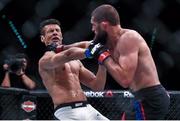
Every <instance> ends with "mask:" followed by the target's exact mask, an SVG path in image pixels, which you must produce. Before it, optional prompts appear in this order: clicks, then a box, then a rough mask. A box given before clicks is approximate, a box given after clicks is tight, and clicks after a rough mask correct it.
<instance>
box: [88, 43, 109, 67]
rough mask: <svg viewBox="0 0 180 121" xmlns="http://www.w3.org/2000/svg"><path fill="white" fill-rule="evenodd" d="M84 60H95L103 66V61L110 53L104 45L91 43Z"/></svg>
mask: <svg viewBox="0 0 180 121" xmlns="http://www.w3.org/2000/svg"><path fill="white" fill-rule="evenodd" d="M85 56H86V58H95V59H97V60H98V62H99V64H103V62H104V60H106V59H107V58H108V57H110V52H109V50H108V49H107V48H105V47H104V45H102V44H100V43H97V44H95V43H93V42H92V43H91V44H90V45H89V47H88V48H87V49H86V51H85Z"/></svg>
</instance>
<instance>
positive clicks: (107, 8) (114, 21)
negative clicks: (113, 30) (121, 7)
mask: <svg viewBox="0 0 180 121" xmlns="http://www.w3.org/2000/svg"><path fill="white" fill-rule="evenodd" d="M91 16H92V17H94V21H95V22H98V23H100V22H102V21H108V22H109V23H110V24H111V25H118V24H120V17H119V14H118V12H117V10H116V9H115V8H114V7H113V6H111V5H108V4H103V5H101V6H99V7H97V8H96V9H95V10H94V11H93V12H92V14H91Z"/></svg>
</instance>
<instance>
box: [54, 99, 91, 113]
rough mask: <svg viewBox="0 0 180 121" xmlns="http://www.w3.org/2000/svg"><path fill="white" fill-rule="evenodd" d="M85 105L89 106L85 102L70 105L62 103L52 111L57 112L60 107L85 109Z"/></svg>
mask: <svg viewBox="0 0 180 121" xmlns="http://www.w3.org/2000/svg"><path fill="white" fill-rule="evenodd" d="M87 104H89V103H88V102H87V101H76V102H70V103H63V104H59V105H58V106H57V107H56V108H55V109H54V110H55V111H56V110H58V109H59V108H62V107H67V106H68V107H71V108H72V109H73V108H79V107H86V106H87Z"/></svg>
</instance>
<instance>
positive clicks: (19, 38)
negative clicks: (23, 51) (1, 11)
mask: <svg viewBox="0 0 180 121" xmlns="http://www.w3.org/2000/svg"><path fill="white" fill-rule="evenodd" d="M2 19H4V20H5V21H6V22H7V23H8V25H9V27H10V28H11V30H12V31H13V33H14V34H15V35H16V38H17V39H18V41H19V42H20V43H21V45H22V47H23V48H27V45H26V43H25V41H24V40H23V39H22V37H21V35H20V34H19V32H18V30H17V29H16V27H15V25H14V23H13V21H11V20H9V19H8V18H7V17H6V15H2Z"/></svg>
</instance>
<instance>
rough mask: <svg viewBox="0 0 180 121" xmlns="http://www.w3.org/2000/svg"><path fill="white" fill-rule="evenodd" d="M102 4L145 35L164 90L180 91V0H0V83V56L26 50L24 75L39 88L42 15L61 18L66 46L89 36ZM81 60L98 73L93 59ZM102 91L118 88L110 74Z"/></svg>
mask: <svg viewBox="0 0 180 121" xmlns="http://www.w3.org/2000/svg"><path fill="white" fill-rule="evenodd" d="M104 3H108V4H111V5H113V6H114V7H115V8H116V9H117V10H118V12H119V14H120V21H121V25H122V27H124V28H129V29H134V30H137V31H138V32H139V33H140V34H141V35H142V36H143V37H144V38H145V40H146V42H147V44H148V45H149V47H150V48H151V51H152V55H153V58H154V60H155V63H156V66H157V69H158V74H159V78H160V81H161V83H162V84H163V85H164V86H165V88H167V89H168V90H179V89H180V85H178V81H180V76H179V75H180V0H0V36H1V39H0V66H1V67H0V82H1V80H2V79H3V77H4V72H3V68H2V65H3V62H4V59H5V58H6V57H7V56H8V55H10V54H15V53H18V52H24V53H26V54H27V55H28V57H29V68H28V74H29V75H30V77H31V78H32V79H33V80H35V81H36V83H37V84H38V87H39V88H43V86H42V81H41V78H40V77H39V74H38V65H37V64H38V60H39V58H40V57H41V56H42V55H43V53H44V51H45V47H44V45H43V44H42V43H41V42H40V38H39V23H40V22H41V21H42V20H44V19H46V18H56V19H58V20H60V22H61V28H62V32H63V36H64V40H63V42H64V44H70V43H74V42H78V41H83V40H91V39H92V38H93V33H92V32H91V24H90V14H91V11H92V10H94V9H95V8H96V7H97V6H98V5H101V4H104ZM83 63H84V64H85V66H86V67H87V68H89V69H90V70H91V71H93V72H96V69H97V64H96V62H95V61H94V60H83ZM106 89H122V88H121V87H120V86H118V84H117V83H116V82H115V81H114V80H113V79H112V78H111V76H109V75H108V77H107V84H106Z"/></svg>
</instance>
